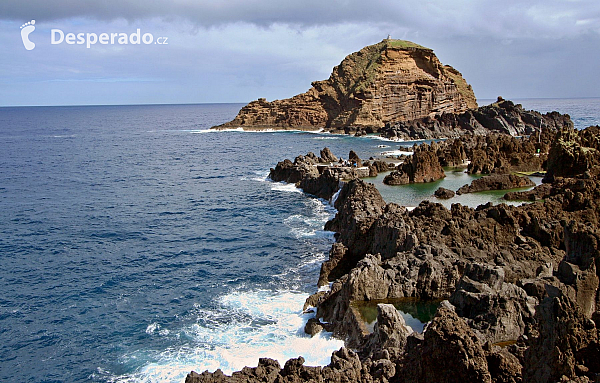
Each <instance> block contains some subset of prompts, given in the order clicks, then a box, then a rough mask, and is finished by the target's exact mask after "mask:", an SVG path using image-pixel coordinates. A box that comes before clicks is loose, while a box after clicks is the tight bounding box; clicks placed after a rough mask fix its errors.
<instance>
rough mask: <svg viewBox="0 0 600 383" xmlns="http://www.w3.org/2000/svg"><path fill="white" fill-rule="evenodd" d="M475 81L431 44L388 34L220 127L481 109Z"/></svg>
mask: <svg viewBox="0 0 600 383" xmlns="http://www.w3.org/2000/svg"><path fill="white" fill-rule="evenodd" d="M476 107H477V103H476V100H475V95H474V93H473V90H472V89H471V86H470V85H468V84H467V82H466V81H465V80H464V79H463V77H462V76H461V74H460V73H459V72H458V71H457V70H455V69H454V68H452V67H450V66H448V65H442V64H441V63H440V61H439V60H438V58H437V57H436V56H435V54H434V53H433V51H432V50H431V49H428V48H425V47H422V46H420V45H417V44H414V43H411V42H409V41H403V40H392V39H386V40H383V41H381V42H380V43H378V44H375V45H370V46H367V47H365V48H363V49H361V50H360V51H358V52H355V53H352V54H351V55H349V56H347V57H346V58H345V59H344V60H343V61H342V62H341V63H340V65H338V66H336V67H335V68H334V69H333V72H332V74H331V76H330V77H329V79H327V80H324V81H315V82H313V83H312V88H310V89H309V90H308V91H307V92H306V93H303V94H300V95H297V96H294V97H292V98H289V99H285V100H275V101H272V102H267V101H266V100H265V99H259V100H258V101H253V102H251V103H249V104H248V105H246V106H245V107H243V108H242V109H241V110H240V112H239V113H238V115H237V116H236V118H235V119H234V120H233V121H231V122H228V123H225V124H223V125H219V126H217V127H214V128H216V129H228V128H244V129H306V130H317V129H325V130H327V131H336V132H346V133H353V132H356V131H359V132H360V133H362V132H363V131H364V132H365V133H368V132H372V131H373V129H378V128H381V127H383V126H384V125H385V124H386V123H389V122H392V121H409V120H414V119H417V118H423V117H427V116H433V115H436V114H441V113H457V112H463V111H465V110H467V109H469V108H476Z"/></svg>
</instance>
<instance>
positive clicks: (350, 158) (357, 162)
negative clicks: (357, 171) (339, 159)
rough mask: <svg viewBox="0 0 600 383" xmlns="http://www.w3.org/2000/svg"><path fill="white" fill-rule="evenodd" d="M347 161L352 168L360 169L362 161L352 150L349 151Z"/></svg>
mask: <svg viewBox="0 0 600 383" xmlns="http://www.w3.org/2000/svg"><path fill="white" fill-rule="evenodd" d="M348 161H350V163H351V164H352V166H356V167H358V168H360V167H362V160H361V159H360V157H359V156H358V154H356V153H355V152H354V150H351V151H350V154H348Z"/></svg>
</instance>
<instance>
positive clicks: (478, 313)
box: [186, 128, 600, 383]
mask: <svg viewBox="0 0 600 383" xmlns="http://www.w3.org/2000/svg"><path fill="white" fill-rule="evenodd" d="M599 131H600V128H593V129H591V128H588V129H586V130H584V131H582V132H581V133H577V132H576V133H574V134H576V135H577V138H576V141H577V142H578V143H579V144H580V145H581V146H582V147H589V148H595V147H596V146H598V145H599V143H600V137H598V132H599ZM543 137H545V136H544V135H543V136H542V142H543ZM474 140H475V141H477V142H479V143H481V141H480V140H479V138H477V139H475V138H474ZM461 142H462V143H464V145H463V146H462V148H463V149H464V151H465V153H466V154H468V155H471V154H469V153H473V151H472V150H473V148H475V147H479V146H477V145H478V144H477V145H475V146H472V145H471V144H469V140H462V139H461ZM489 142H491V143H498V142H505V143H507V144H510V145H512V143H514V142H513V141H511V140H508V141H504V140H495V139H494V140H491V141H489ZM489 142H488V141H486V144H487V143H489ZM450 145H452V146H450ZM510 145H509V146H510ZM594 145H596V146H594ZM453 146H455V144H453V143H451V142H448V143H447V145H445V144H439V145H438V146H437V148H436V149H435V153H437V155H438V156H440V155H443V156H448V157H447V158H448V161H450V162H451V161H454V160H453V158H454V157H456V158H458V160H457V161H461V160H460V149H456V150H454V149H451V148H452V147H453ZM458 147H460V146H456V148H458ZM452 150H454V154H448V153H450V152H451V151H452ZM491 152H494V153H500V152H502V153H504V150H500V151H497V150H496V149H494V150H492V151H491ZM440 158H441V157H440ZM314 161H316V160H315V156H313V155H310V154H309V155H307V156H299V158H297V160H296V161H295V164H292V165H294V166H299V165H306V166H313V167H314V164H313V163H314ZM290 163H291V161H290ZM288 165H289V164H288ZM566 166H567V167H568V166H570V165H569V164H566ZM500 168H505V165H503V164H501V166H500ZM491 170H492V171H497V169H496V168H494V169H491ZM596 170H597V169H596V165H592V168H591V169H588V170H586V171H585V172H584V173H582V174H579V175H578V177H580V178H562V177H558V176H553V177H552V180H551V181H552V182H551V184H549V185H550V187H549V188H548V187H546V188H544V189H543V191H540V193H542V194H543V195H544V197H543V198H544V202H543V203H541V202H538V203H532V204H524V205H522V206H507V205H505V204H500V205H493V204H491V203H488V204H485V205H481V206H479V207H477V208H476V209H472V208H469V207H465V206H462V205H460V204H453V205H452V207H451V209H447V208H445V207H444V206H442V205H441V204H437V203H432V202H428V201H424V202H422V203H421V204H419V206H417V207H416V208H415V209H414V210H412V211H410V212H408V211H407V210H406V209H405V208H403V207H401V206H398V205H396V204H387V205H386V204H385V202H384V201H383V199H382V198H381V195H380V194H379V193H378V192H377V190H376V189H375V187H374V186H373V185H370V184H366V183H364V182H362V181H360V180H352V181H350V182H349V183H348V184H346V185H344V186H343V187H342V190H340V193H339V195H338V199H337V200H336V202H335V205H336V208H337V209H338V213H337V214H336V217H335V218H334V219H333V220H332V221H330V222H329V223H328V224H327V226H328V228H330V229H333V230H335V231H336V238H337V242H336V243H335V244H334V245H333V246H332V250H331V252H330V256H329V260H328V261H327V262H325V263H324V264H323V265H322V271H321V276H320V278H319V284H320V285H322V284H327V283H328V282H331V285H330V289H329V290H328V291H319V292H318V293H316V294H314V295H313V296H311V297H310V298H309V299H308V300H307V303H306V305H307V307H308V306H315V307H316V311H317V312H316V317H317V318H320V319H322V320H323V321H322V322H321V321H320V320H317V319H315V320H313V321H312V324H313V325H314V327H315V328H318V326H321V325H322V326H324V327H325V329H326V330H327V331H332V332H333V333H334V335H335V336H337V337H340V338H344V339H346V344H347V345H348V346H349V347H353V348H356V349H357V350H360V352H359V353H358V354H356V353H354V352H352V351H349V350H347V349H344V348H343V349H341V350H339V351H336V352H335V353H334V354H333V355H332V360H331V363H330V364H329V365H328V366H326V367H323V368H321V367H307V366H304V360H303V359H302V358H297V359H292V360H290V361H288V362H286V364H285V366H284V368H283V369H281V368H280V366H279V364H278V363H277V362H276V361H272V360H268V359H267V360H264V359H261V361H259V366H258V367H256V368H248V367H246V368H244V369H242V370H241V371H239V372H235V373H233V374H232V376H231V377H228V376H225V375H224V374H223V373H222V372H221V371H220V370H218V371H216V372H215V373H214V374H210V373H208V372H204V373H202V374H196V373H191V374H190V375H188V377H187V379H186V381H187V382H190V383H195V382H241V381H244V382H258V381H261V382H278V383H281V382H300V381H315V382H321V381H327V382H342V381H343V382H350V381H360V382H374V381H381V382H389V381H393V382H406V383H408V382H429V381H436V382H470V381H478V382H479V381H483V382H498V383H499V382H555V381H573V382H588V381H596V380H597V379H598V376H599V374H600V362H599V361H600V345H599V340H598V329H597V325H596V324H597V323H599V322H600V310H598V307H600V302H599V301H598V299H599V297H600V292H599V284H600V283H599V281H600V279H599V276H600V275H599V273H598V270H599V269H600V268H599V267H598V265H599V264H600V251H599V249H598V245H599V243H600V232H599V231H598V221H599V219H600V180H598V179H597V178H595V176H594V174H596V173H595V172H596ZM404 297H412V298H413V299H414V298H416V299H418V298H423V299H432V298H433V299H448V298H450V299H451V301H452V302H453V303H454V304H455V305H452V304H451V303H450V302H448V301H445V302H442V304H441V305H440V307H439V308H438V311H437V313H436V316H435V318H434V319H433V321H432V322H431V323H430V324H428V325H427V327H426V331H425V332H424V333H423V334H415V333H413V334H410V335H408V336H405V335H406V333H405V332H404V330H405V328H404V326H403V325H402V320H401V319H400V317H399V316H397V313H396V312H395V309H393V308H392V307H391V306H388V305H381V306H378V323H377V325H376V326H375V331H374V333H373V334H368V333H367V332H366V329H365V326H364V323H363V320H362V318H360V314H359V313H358V312H357V311H358V309H357V308H356V307H355V306H354V305H353V304H352V303H353V302H355V301H359V300H360V301H362V300H371V301H373V300H379V299H382V300H384V299H393V298H404ZM536 301H539V302H541V303H540V304H539V305H537V306H535V302H536ZM534 313H535V314H534ZM309 331H310V329H309ZM515 338H516V339H515ZM497 341H510V342H502V343H501V344H500V345H501V346H502V347H500V346H499V345H493V344H492V343H493V342H497ZM484 342H485V343H484Z"/></svg>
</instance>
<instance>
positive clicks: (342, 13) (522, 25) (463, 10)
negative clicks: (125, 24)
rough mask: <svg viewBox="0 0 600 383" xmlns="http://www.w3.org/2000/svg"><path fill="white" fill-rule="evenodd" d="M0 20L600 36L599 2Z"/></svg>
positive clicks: (235, 1) (148, 7)
mask: <svg viewBox="0 0 600 383" xmlns="http://www.w3.org/2000/svg"><path fill="white" fill-rule="evenodd" d="M0 15H1V16H0V18H4V19H9V20H28V19H32V18H34V19H36V18H37V19H40V20H42V19H44V20H47V21H49V20H61V19H69V18H78V17H83V18H91V19H98V20H104V21H110V20H115V19H125V20H129V21H136V20H140V19H147V18H162V19H165V20H168V19H177V18H179V19H185V20H189V21H191V22H192V23H194V24H195V25H196V26H198V27H215V26H219V25H225V24H231V23H240V22H241V23H249V24H253V25H257V26H262V27H268V26H271V25H273V24H289V25H296V26H297V27H298V28H307V27H311V26H319V25H336V24H345V23H354V24H364V23H367V24H374V25H378V26H380V27H382V28H386V27H387V28H397V27H399V26H401V27H403V28H406V29H410V30H415V31H419V32H420V33H421V34H424V35H436V34H440V33H443V34H445V35H449V36H479V37H488V38H489V37H493V38H503V39H506V38H521V37H534V36H537V37H554V38H561V37H569V36H575V35H579V34H583V33H589V32H590V31H592V32H595V33H599V32H600V2H598V1H597V0H570V1H565V0H536V1H528V2H523V1H521V0H507V1H504V2H497V1H490V0H455V1H451V2H450V1H447V0H433V1H426V2H423V1H422V0H404V1H398V2H392V1H389V0H372V1H369V2H367V1H364V0H329V1H323V0H302V1H297V0H296V1H281V0H268V1H257V0H228V1H223V0H205V1H197V0H175V1H169V0H155V1H138V0H104V1H97V0H93V1H89V0H57V1H47V0H30V1H23V0H2V1H1V2H0Z"/></svg>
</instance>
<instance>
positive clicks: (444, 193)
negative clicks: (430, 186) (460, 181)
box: [434, 187, 455, 199]
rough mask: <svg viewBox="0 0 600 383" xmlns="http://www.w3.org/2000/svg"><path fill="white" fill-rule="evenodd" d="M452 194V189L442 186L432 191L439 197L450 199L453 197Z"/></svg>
mask: <svg viewBox="0 0 600 383" xmlns="http://www.w3.org/2000/svg"><path fill="white" fill-rule="evenodd" d="M454 194H455V193H454V192H453V191H452V190H450V189H446V188H443V187H440V188H438V189H437V190H436V191H435V193H434V195H435V196H436V197H437V198H440V199H450V198H452V197H454Z"/></svg>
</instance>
